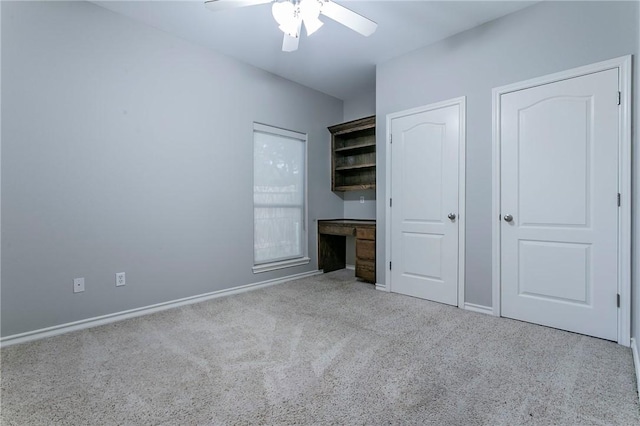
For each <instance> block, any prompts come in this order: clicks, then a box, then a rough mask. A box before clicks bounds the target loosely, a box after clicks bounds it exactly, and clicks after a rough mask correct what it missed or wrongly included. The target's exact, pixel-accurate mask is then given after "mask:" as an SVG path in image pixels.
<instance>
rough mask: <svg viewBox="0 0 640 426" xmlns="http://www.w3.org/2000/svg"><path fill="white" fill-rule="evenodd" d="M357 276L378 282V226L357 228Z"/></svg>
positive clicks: (371, 281)
mask: <svg viewBox="0 0 640 426" xmlns="http://www.w3.org/2000/svg"><path fill="white" fill-rule="evenodd" d="M356 277H358V278H362V279H363V280H365V281H368V282H370V283H375V282H376V228H375V226H374V227H367V228H356Z"/></svg>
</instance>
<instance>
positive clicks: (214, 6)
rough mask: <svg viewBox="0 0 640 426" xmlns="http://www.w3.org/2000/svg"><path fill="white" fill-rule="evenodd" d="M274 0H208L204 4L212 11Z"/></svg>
mask: <svg viewBox="0 0 640 426" xmlns="http://www.w3.org/2000/svg"><path fill="white" fill-rule="evenodd" d="M272 1H273V0H207V1H205V2H204V5H205V7H206V8H207V9H209V10H212V11H214V12H215V11H218V10H225V9H233V8H235V7H245V6H255V5H258V4H265V3H271V2H272Z"/></svg>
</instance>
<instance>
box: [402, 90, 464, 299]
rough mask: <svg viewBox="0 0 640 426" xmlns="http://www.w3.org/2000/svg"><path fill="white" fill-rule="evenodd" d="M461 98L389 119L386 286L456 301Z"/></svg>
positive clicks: (417, 295) (409, 292) (417, 294)
mask: <svg viewBox="0 0 640 426" xmlns="http://www.w3.org/2000/svg"><path fill="white" fill-rule="evenodd" d="M463 105H464V104H463V102H458V103H456V104H453V105H448V106H443V107H438V108H435V109H429V110H425V111H422V112H418V113H412V114H409V115H405V116H401V117H397V118H393V119H392V120H391V138H392V139H391V197H392V206H391V260H392V268H391V291H393V292H397V293H403V294H406V295H409V296H414V297H420V298H423V299H429V300H433V301H436V302H441V303H447V304H450V305H457V303H458V261H459V259H458V232H459V229H458V224H459V218H458V216H459V212H458V183H459V182H458V171H459V170H458V167H459V166H458V159H459V154H460V146H461V138H462V137H464V135H463V134H462V132H461V114H462V109H463Z"/></svg>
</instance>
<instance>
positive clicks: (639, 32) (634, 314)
mask: <svg viewBox="0 0 640 426" xmlns="http://www.w3.org/2000/svg"><path fill="white" fill-rule="evenodd" d="M635 19H636V22H640V7H638V8H637V10H636V18H635ZM638 25H640V24H638ZM636 43H637V45H636V46H637V51H636V54H635V56H634V58H633V69H634V80H633V86H634V92H635V96H634V99H633V105H632V111H635V113H636V116H635V121H634V122H633V125H632V127H633V141H632V148H631V149H632V153H633V166H632V169H631V176H632V178H631V182H632V188H631V191H632V193H633V200H632V204H631V209H632V210H631V211H632V214H631V227H632V233H633V235H632V241H631V256H632V257H631V268H632V269H631V297H632V305H631V336H632V337H634V338H635V339H636V345H639V347H638V350H640V184H638V183H639V182H640V146H639V145H640V87H638V86H640V62H639V61H638V58H640V28H637V29H636ZM636 374H638V372H637V371H636ZM636 379H639V378H637V377H636ZM638 381H639V382H640V379H639V380H638ZM638 391H640V389H638Z"/></svg>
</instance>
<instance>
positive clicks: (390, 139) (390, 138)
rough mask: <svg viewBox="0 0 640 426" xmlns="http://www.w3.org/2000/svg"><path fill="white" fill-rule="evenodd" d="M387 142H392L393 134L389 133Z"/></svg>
mask: <svg viewBox="0 0 640 426" xmlns="http://www.w3.org/2000/svg"><path fill="white" fill-rule="evenodd" d="M389 143H393V135H389Z"/></svg>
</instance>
